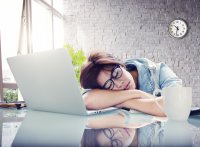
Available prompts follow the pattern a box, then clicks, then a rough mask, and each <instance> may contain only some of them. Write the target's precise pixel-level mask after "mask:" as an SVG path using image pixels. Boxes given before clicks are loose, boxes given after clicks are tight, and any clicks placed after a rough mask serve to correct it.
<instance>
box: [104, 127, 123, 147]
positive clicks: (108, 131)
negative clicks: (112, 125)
mask: <svg viewBox="0 0 200 147" xmlns="http://www.w3.org/2000/svg"><path fill="white" fill-rule="evenodd" d="M103 133H104V135H105V136H106V137H107V138H108V139H109V140H110V141H111V146H112V147H114V146H118V147H121V146H123V143H122V142H121V141H120V140H119V139H113V136H114V135H115V134H114V130H113V129H108V128H107V129H103Z"/></svg>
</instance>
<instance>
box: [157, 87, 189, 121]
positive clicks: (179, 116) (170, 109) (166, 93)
mask: <svg viewBox="0 0 200 147" xmlns="http://www.w3.org/2000/svg"><path fill="white" fill-rule="evenodd" d="M161 95H162V97H163V107H161V106H160V105H159V104H158V102H157V101H156V104H157V105H158V106H159V107H160V108H161V109H162V110H163V111H164V113H165V114H166V116H167V117H168V119H169V120H187V119H188V117H189V114H190V110H191V106H192V88H191V87H166V88H164V89H163V90H162V92H161Z"/></svg>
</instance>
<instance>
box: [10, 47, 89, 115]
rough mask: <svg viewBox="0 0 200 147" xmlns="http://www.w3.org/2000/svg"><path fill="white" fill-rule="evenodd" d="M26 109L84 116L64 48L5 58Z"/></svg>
mask: <svg viewBox="0 0 200 147" xmlns="http://www.w3.org/2000/svg"><path fill="white" fill-rule="evenodd" d="M8 63H9V65H10V68H11V71H12V73H13V75H14V77H15V80H16V82H17V85H18V87H19V89H20V91H21V94H22V96H23V98H24V100H25V101H26V103H27V106H28V108H31V109H34V110H43V111H49V112H59V113H67V114H77V115H87V112H86V108H85V106H84V103H83V100H82V96H81V93H80V87H79V86H78V83H77V81H76V78H75V72H74V68H73V66H72V64H71V59H70V57H69V55H68V51H67V50H66V49H56V50H50V51H46V52H40V53H35V54H31V55H22V56H16V57H11V58H8Z"/></svg>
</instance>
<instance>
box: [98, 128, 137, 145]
mask: <svg viewBox="0 0 200 147" xmlns="http://www.w3.org/2000/svg"><path fill="white" fill-rule="evenodd" d="M134 136H135V129H127V128H107V129H103V130H102V131H101V132H99V134H98V135H97V141H98V142H99V144H100V145H102V146H120V147H121V146H129V145H130V144H131V143H132V142H133V138H134Z"/></svg>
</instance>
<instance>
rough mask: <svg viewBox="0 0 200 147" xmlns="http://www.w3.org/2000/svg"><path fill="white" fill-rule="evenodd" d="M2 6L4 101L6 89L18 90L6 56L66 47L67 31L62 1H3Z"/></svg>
mask: <svg viewBox="0 0 200 147" xmlns="http://www.w3.org/2000/svg"><path fill="white" fill-rule="evenodd" d="M0 7H1V26H0V30H1V32H0V35H1V38H0V39H1V40H0V41H1V44H0V93H1V96H0V101H5V100H6V99H4V98H5V97H4V98H3V91H4V94H5V93H6V92H11V93H12V90H11V89H13V90H14V91H13V94H16V90H17V85H16V83H15V80H14V78H13V76H12V73H11V71H10V69H9V66H8V64H7V61H6V58H7V57H10V56H16V55H19V54H30V53H33V52H39V51H43V50H49V49H55V48H62V47H63V46H64V32H63V16H62V0H14V1H13V0H2V1H1V3H0ZM17 91H18V90H17ZM18 93H19V92H18ZM7 95H8V94H7ZM18 100H19V101H21V100H23V99H21V98H20V96H19V95H18Z"/></svg>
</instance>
